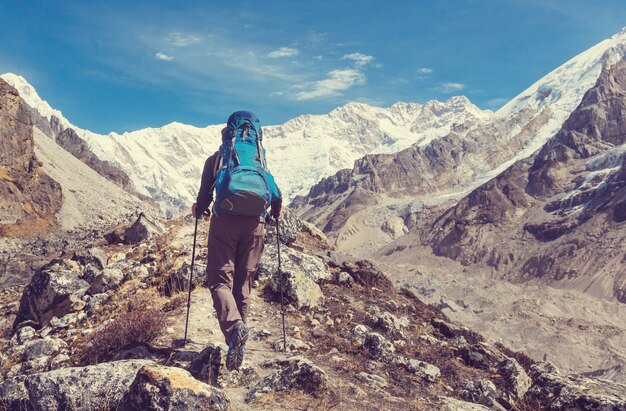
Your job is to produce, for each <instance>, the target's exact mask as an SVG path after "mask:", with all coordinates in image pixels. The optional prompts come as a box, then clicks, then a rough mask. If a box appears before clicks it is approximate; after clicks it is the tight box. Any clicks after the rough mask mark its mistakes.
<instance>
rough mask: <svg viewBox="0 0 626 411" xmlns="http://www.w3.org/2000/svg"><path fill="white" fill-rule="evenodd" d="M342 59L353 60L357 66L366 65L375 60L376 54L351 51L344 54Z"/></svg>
mask: <svg viewBox="0 0 626 411" xmlns="http://www.w3.org/2000/svg"><path fill="white" fill-rule="evenodd" d="M342 60H353V61H354V62H355V64H356V65H357V66H365V65H366V64H369V63H371V62H372V61H374V56H368V55H367V54H362V53H351V54H346V55H344V56H343V59H342Z"/></svg>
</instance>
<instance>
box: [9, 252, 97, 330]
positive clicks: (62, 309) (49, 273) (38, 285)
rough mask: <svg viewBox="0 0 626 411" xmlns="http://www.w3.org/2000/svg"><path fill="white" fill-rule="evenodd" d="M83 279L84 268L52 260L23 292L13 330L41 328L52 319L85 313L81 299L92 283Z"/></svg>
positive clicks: (65, 261)
mask: <svg viewBox="0 0 626 411" xmlns="http://www.w3.org/2000/svg"><path fill="white" fill-rule="evenodd" d="M81 276H82V272H81V267H80V266H79V265H78V263H76V262H75V261H72V260H53V261H51V262H50V263H49V264H47V265H46V266H44V267H43V268H42V269H41V270H39V271H38V272H37V273H36V274H35V275H34V276H33V278H32V280H31V282H30V284H29V285H28V286H27V287H26V288H25V289H24V293H23V294H22V299H21V300H20V307H19V309H18V313H17V316H16V317H15V321H14V323H13V328H14V329H17V328H18V326H19V325H20V324H22V323H24V322H29V325H33V326H34V327H35V328H41V327H43V326H45V325H47V324H48V323H49V322H50V320H51V319H52V317H58V318H61V317H63V316H64V315H65V314H68V313H70V312H72V311H77V310H80V309H82V307H83V306H84V304H85V303H84V302H83V301H82V299H81V298H82V296H83V295H85V293H86V292H87V290H88V289H89V283H88V282H86V281H84V280H83V279H81Z"/></svg>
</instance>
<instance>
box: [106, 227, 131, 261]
mask: <svg viewBox="0 0 626 411" xmlns="http://www.w3.org/2000/svg"><path fill="white" fill-rule="evenodd" d="M125 230H126V226H125V225H121V226H118V227H116V228H115V229H113V230H112V231H109V232H108V233H106V234H105V235H104V239H105V240H106V241H107V243H109V244H123V243H125V242H126V237H125V236H124V231H125ZM109 261H110V260H109Z"/></svg>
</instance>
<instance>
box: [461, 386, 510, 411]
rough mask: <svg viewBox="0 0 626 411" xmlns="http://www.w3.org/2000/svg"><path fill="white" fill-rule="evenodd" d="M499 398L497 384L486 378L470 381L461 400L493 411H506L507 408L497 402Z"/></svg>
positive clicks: (462, 393) (462, 392)
mask: <svg viewBox="0 0 626 411" xmlns="http://www.w3.org/2000/svg"><path fill="white" fill-rule="evenodd" d="M497 397H498V390H497V388H496V386H495V384H494V383H493V382H491V381H490V380H488V379H486V378H481V379H478V380H471V381H468V382H467V383H465V387H464V389H463V390H462V391H461V398H462V399H463V400H465V401H470V402H475V403H478V404H482V405H485V406H487V407H490V409H492V410H499V411H506V408H504V407H503V406H502V405H500V404H499V403H498V402H497V400H496V399H497Z"/></svg>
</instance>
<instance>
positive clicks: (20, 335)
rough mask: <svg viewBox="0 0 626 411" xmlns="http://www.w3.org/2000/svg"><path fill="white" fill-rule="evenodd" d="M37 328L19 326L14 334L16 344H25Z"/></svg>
mask: <svg viewBox="0 0 626 411" xmlns="http://www.w3.org/2000/svg"><path fill="white" fill-rule="evenodd" d="M35 333H36V331H35V329H34V328H33V327H29V326H25V327H21V328H19V329H18V330H17V331H16V332H15V335H14V336H13V339H12V340H14V344H18V345H19V344H24V343H25V342H26V341H28V340H30V339H31V338H33V337H34V336H35Z"/></svg>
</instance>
